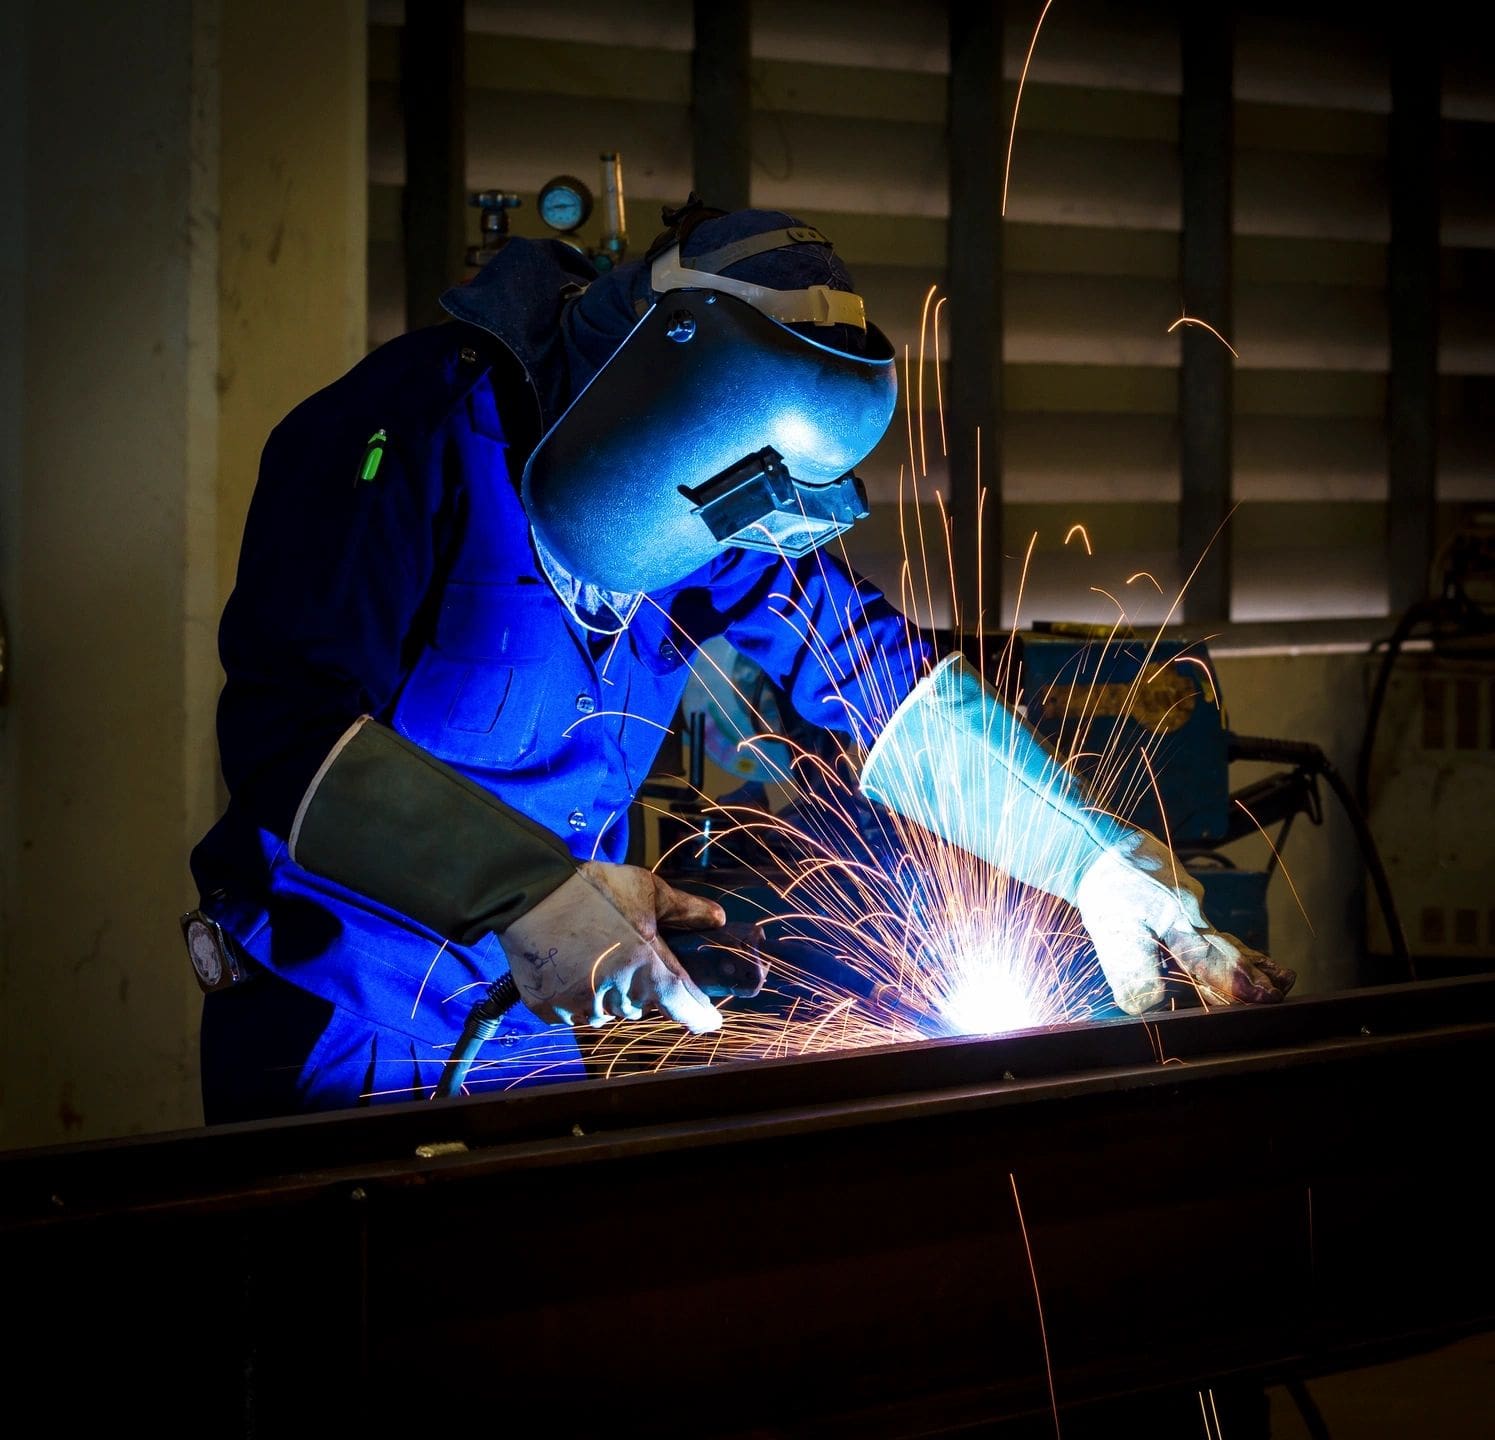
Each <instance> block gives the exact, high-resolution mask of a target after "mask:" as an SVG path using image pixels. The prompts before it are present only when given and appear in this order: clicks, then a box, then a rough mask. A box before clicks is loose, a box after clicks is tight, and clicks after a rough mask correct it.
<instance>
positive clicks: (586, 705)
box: [576, 694, 597, 715]
mask: <svg viewBox="0 0 1495 1440" xmlns="http://www.w3.org/2000/svg"><path fill="white" fill-rule="evenodd" d="M576 708H577V709H578V710H580V711H581V713H582V714H583V715H590V714H591V713H592V711H594V710H595V709H596V708H597V702H596V701H595V700H594V699H592V697H591V696H590V695H586V694H582V695H578V696H577V697H576Z"/></svg>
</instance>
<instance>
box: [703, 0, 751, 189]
mask: <svg viewBox="0 0 1495 1440" xmlns="http://www.w3.org/2000/svg"><path fill="white" fill-rule="evenodd" d="M694 11H695V45H694V48H693V49H692V51H691V59H690V133H691V144H692V147H693V154H694V160H693V165H692V170H691V173H692V175H693V176H694V177H695V190H696V194H698V195H699V196H700V197H701V199H702V200H704V201H705V202H706V203H707V204H708V205H715V206H717V207H718V208H719V209H722V210H741V209H745V208H746V207H747V206H748V205H750V204H751V203H752V143H751V142H752V100H751V92H750V89H749V74H748V67H749V64H750V58H751V57H750V33H751V17H752V8H751V7H750V6H749V5H746V4H722V3H721V0H695V6H694Z"/></svg>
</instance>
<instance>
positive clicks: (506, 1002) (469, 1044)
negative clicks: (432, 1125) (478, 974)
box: [436, 970, 519, 1100]
mask: <svg viewBox="0 0 1495 1440" xmlns="http://www.w3.org/2000/svg"><path fill="white" fill-rule="evenodd" d="M518 1003H519V986H518V985H516V984H515V983H514V977H513V976H512V975H511V974H509V972H508V971H507V970H505V971H504V973H503V974H502V975H500V976H499V977H498V979H497V980H495V981H494V982H493V983H492V984H491V985H490V986H489V987H488V989H487V992H486V993H485V994H484V996H483V998H482V999H481V1000H479V1001H478V1003H477V1004H476V1005H474V1006H473V1007H472V1009H471V1010H469V1011H468V1012H467V1019H466V1021H465V1022H464V1024H463V1026H462V1034H461V1035H460V1036H459V1037H458V1039H457V1043H456V1044H455V1045H454V1046H453V1047H452V1054H451V1058H450V1059H449V1060H448V1061H447V1063H446V1068H445V1070H444V1071H443V1072H442V1076H441V1083H440V1084H439V1085H438V1086H437V1087H436V1098H437V1099H438V1100H450V1099H451V1097H452V1096H453V1095H460V1094H461V1093H462V1086H463V1084H464V1083H465V1082H466V1080H467V1072H468V1071H469V1070H471V1069H472V1062H473V1061H474V1060H476V1059H477V1056H478V1051H479V1050H481V1049H482V1048H483V1044H484V1042H485V1041H488V1040H491V1039H492V1038H493V1037H494V1036H495V1035H496V1034H497V1033H498V1027H499V1025H500V1024H501V1023H502V1021H503V1018H504V1016H505V1015H506V1014H507V1013H508V1012H509V1011H510V1010H512V1009H513V1008H514V1006H516V1005H517V1004H518Z"/></svg>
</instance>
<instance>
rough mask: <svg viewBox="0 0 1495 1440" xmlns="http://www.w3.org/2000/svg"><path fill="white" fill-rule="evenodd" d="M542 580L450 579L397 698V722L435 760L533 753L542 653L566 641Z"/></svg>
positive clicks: (542, 686)
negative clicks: (430, 630)
mask: <svg viewBox="0 0 1495 1440" xmlns="http://www.w3.org/2000/svg"><path fill="white" fill-rule="evenodd" d="M569 649H570V647H569V645H568V643H567V641H566V637H565V632H564V623H563V621H562V618H561V608H560V605H559V604H558V603H557V601H556V599H555V597H554V596H553V595H552V594H551V593H550V590H549V589H548V587H546V586H544V585H497V584H480V583H474V582H471V581H452V582H450V583H449V584H448V585H447V588H446V593H445V594H444V595H443V596H442V603H441V612H440V615H439V616H438V617H437V621H436V628H435V633H434V634H433V635H432V637H431V643H430V644H429V645H428V646H427V647H426V649H425V650H424V651H423V652H422V654H421V657H420V659H419V660H418V661H417V662H416V664H415V668H414V669H413V670H412V671H411V673H410V678H409V679H408V680H407V681H406V683H405V688H404V689H403V691H401V693H400V698H399V701H398V702H397V704H396V706H395V713H394V723H395V727H396V728H397V729H398V730H399V731H400V732H401V733H402V734H404V735H406V736H408V737H409V738H410V739H411V740H413V741H414V742H415V743H416V744H417V745H420V746H423V747H424V748H425V749H427V750H429V751H431V753H432V754H434V755H437V756H439V757H440V758H441V759H443V760H451V761H455V762H458V763H460V764H464V765H473V766H480V767H485V768H492V767H498V766H511V765H514V764H517V763H518V762H521V761H524V760H526V759H527V758H528V757H529V756H531V755H532V754H533V753H534V751H535V749H536V747H537V744H538V739H539V730H540V720H541V715H542V712H543V710H544V705H545V697H546V693H547V686H546V676H547V670H548V668H549V667H547V665H546V663H545V662H546V660H547V658H550V659H554V658H556V657H559V656H560V655H562V654H564V653H565V652H567V651H569Z"/></svg>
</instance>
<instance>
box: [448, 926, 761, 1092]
mask: <svg viewBox="0 0 1495 1440" xmlns="http://www.w3.org/2000/svg"><path fill="white" fill-rule="evenodd" d="M662 938H664V939H665V940H666V942H667V943H668V945H669V947H670V952H671V953H672V954H673V955H674V957H675V958H676V959H677V960H678V961H679V962H680V965H681V968H682V969H683V970H684V971H685V973H686V974H687V975H689V976H690V978H691V980H692V982H693V983H694V984H695V986H696V988H697V989H698V990H700V991H701V993H702V994H703V995H705V996H706V997H707V998H708V999H711V1000H721V999H726V998H729V997H731V998H736V999H742V1000H750V999H752V998H753V996H755V995H757V994H759V993H760V992H761V991H762V989H763V982H764V981H765V980H766V979H767V978H768V945H767V941H766V939H765V938H764V934H763V927H762V926H761V925H758V924H755V923H729V924H726V925H719V926H716V927H714V928H713V929H710V930H672V931H670V932H668V933H667V934H666V935H665V936H663V937H662ZM518 1003H519V986H518V984H517V983H516V982H515V980H514V977H513V975H512V974H510V972H509V971H507V970H505V971H504V973H503V974H502V975H500V976H499V977H498V979H496V980H495V981H493V983H492V984H491V985H489V986H488V988H487V990H486V991H485V992H484V994H483V998H482V999H481V1000H479V1001H478V1003H477V1004H476V1005H474V1006H473V1007H472V1009H471V1010H469V1011H468V1013H467V1019H466V1021H465V1022H464V1024H463V1026H462V1034H461V1036H460V1037H459V1038H458V1040H457V1043H456V1045H455V1046H453V1047H452V1054H451V1058H450V1059H449V1060H448V1061H447V1063H446V1066H445V1068H444V1070H443V1073H442V1077H441V1083H440V1084H439V1085H438V1086H437V1087H436V1098H437V1099H438V1100H444V1099H450V1098H451V1097H452V1096H454V1095H460V1094H461V1093H462V1086H463V1085H464V1084H465V1082H466V1080H467V1074H468V1072H469V1071H470V1070H471V1069H472V1065H473V1061H475V1060H476V1059H477V1057H478V1054H479V1052H480V1051H481V1050H482V1048H483V1045H484V1043H485V1042H486V1041H488V1040H491V1039H492V1038H493V1037H494V1036H495V1035H496V1034H497V1033H498V1028H499V1026H500V1025H501V1024H502V1023H503V1018H504V1016H505V1015H507V1014H508V1013H509V1011H510V1010H512V1009H513V1008H514V1006H515V1005H517V1004H518Z"/></svg>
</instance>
